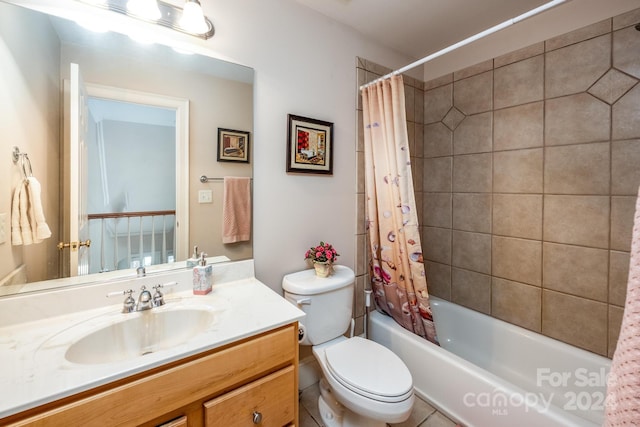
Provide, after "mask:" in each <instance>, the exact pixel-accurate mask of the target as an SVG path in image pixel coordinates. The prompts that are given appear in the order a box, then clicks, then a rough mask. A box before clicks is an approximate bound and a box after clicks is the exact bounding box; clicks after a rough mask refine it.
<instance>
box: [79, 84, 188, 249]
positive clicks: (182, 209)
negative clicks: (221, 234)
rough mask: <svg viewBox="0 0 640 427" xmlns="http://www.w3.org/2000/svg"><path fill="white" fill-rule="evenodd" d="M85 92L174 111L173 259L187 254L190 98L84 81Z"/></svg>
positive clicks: (94, 95) (89, 94) (95, 96)
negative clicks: (174, 188) (174, 191)
mask: <svg viewBox="0 0 640 427" xmlns="http://www.w3.org/2000/svg"><path fill="white" fill-rule="evenodd" d="M85 87H86V89H87V95H88V96H89V97H92V98H103V99H109V100H114V101H123V102H130V103H135V104H143V105H150V106H154V107H162V108H168V109H173V110H175V111H176V228H175V232H174V239H175V242H176V253H175V254H174V255H175V259H176V260H183V259H187V258H188V255H189V250H188V246H189V100H188V99H183V98H176V97H171V96H166V95H159V94H156V93H150V92H141V91H137V90H130V89H124V88H118V87H113V86H105V85H99V84H95V83H87V82H85Z"/></svg>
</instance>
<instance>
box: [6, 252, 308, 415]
mask: <svg viewBox="0 0 640 427" xmlns="http://www.w3.org/2000/svg"><path fill="white" fill-rule="evenodd" d="M246 263H250V265H247V264H246ZM238 268H239V269H240V270H242V269H243V268H244V269H246V270H252V263H251V261H243V262H236V263H228V264H223V265H218V266H214V290H213V292H212V293H211V294H209V295H206V296H194V295H193V294H192V292H191V290H190V289H189V286H190V280H188V279H189V278H190V277H191V272H190V271H180V272H175V273H168V274H164V275H159V276H153V277H145V278H140V279H132V280H129V281H123V282H110V283H106V284H97V285H92V286H83V287H79V288H73V289H67V290H62V291H56V292H51V294H52V295H49V298H48V300H47V299H46V298H45V295H41V296H40V295H39V296H37V297H34V296H31V297H30V299H29V305H30V306H31V307H30V308H28V309H27V310H26V311H27V312H33V313H35V312H38V311H40V312H42V311H44V312H47V311H48V312H49V314H50V315H47V316H43V317H41V318H40V319H33V320H31V321H26V322H25V321H24V320H26V318H28V317H29V316H33V315H34V314H31V315H29V314H23V315H21V314H19V311H14V310H16V309H17V310H19V307H20V305H21V303H24V301H18V300H19V299H20V298H21V297H19V296H17V297H14V299H15V301H13V307H11V306H10V305H9V301H8V300H5V299H3V300H2V301H0V310H2V311H1V313H2V314H0V321H2V322H3V323H2V325H3V326H1V327H0V337H1V338H0V425H56V426H58V425H68V426H75V425H82V426H91V425H96V426H110V425H142V426H225V427H227V426H235V425H245V426H246V425H254V424H255V425H261V426H284V425H297V422H298V379H297V378H298V327H297V322H298V320H300V319H301V318H302V317H303V316H304V314H303V313H302V312H301V311H299V310H298V309H297V308H296V307H295V306H293V305H292V304H290V303H288V302H287V301H286V300H284V299H283V298H282V297H280V296H279V295H277V294H276V293H275V292H273V291H272V290H271V289H269V288H268V287H267V286H265V285H264V284H262V283H260V282H259V281H258V280H256V279H255V278H253V277H243V276H250V275H245V274H242V273H238V271H240V270H238ZM156 282H160V283H173V282H178V285H176V286H172V287H171V288H167V289H166V290H165V291H164V293H165V301H166V304H165V305H163V306H161V307H157V308H153V309H151V310H147V311H145V312H133V313H126V314H124V313H121V309H122V304H121V303H122V300H124V297H122V298H120V297H118V298H116V300H115V301H114V300H112V299H109V302H108V303H109V305H107V306H98V307H89V308H88V309H85V310H77V311H75V312H72V313H69V312H67V313H64V314H57V313H56V311H60V310H61V309H60V308H57V306H56V303H60V302H61V301H68V300H69V297H73V298H76V300H77V301H79V302H80V305H91V304H90V302H91V301H92V300H93V298H95V297H98V298H102V299H106V297H105V295H106V293H109V292H115V291H118V290H126V289H129V288H131V289H134V290H135V289H138V288H139V287H140V286H142V285H145V286H147V288H151V286H153V284H154V283H155V284H158V283H156ZM59 292H63V293H66V295H59V294H58V293H59ZM134 295H135V294H134ZM23 298H24V297H23ZM38 298H40V300H38ZM114 303H115V304H114ZM51 304H53V306H51ZM38 307H40V309H39V308H38ZM42 307H48V308H47V309H45V310H42ZM7 310H9V311H13V312H14V313H15V315H16V317H17V318H18V319H15V320H14V323H13V324H10V325H7V326H4V325H5V322H8V321H9V320H8V319H7V317H8V314H7ZM140 325H143V326H142V327H140ZM185 331H186V332H185ZM130 333H133V335H128V334H130ZM140 335H143V336H144V337H140V340H141V341H140V340H138V339H136V338H137V337H139V336H140Z"/></svg>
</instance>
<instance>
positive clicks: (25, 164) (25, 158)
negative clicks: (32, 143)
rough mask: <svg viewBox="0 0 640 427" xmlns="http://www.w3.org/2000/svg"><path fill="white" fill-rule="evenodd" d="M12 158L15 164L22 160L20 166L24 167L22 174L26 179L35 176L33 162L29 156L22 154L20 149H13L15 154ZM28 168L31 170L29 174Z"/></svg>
mask: <svg viewBox="0 0 640 427" xmlns="http://www.w3.org/2000/svg"><path fill="white" fill-rule="evenodd" d="M11 157H12V158H13V163H14V164H15V163H18V160H20V165H21V166H22V174H23V176H24V178H25V179H27V178H29V177H31V176H33V168H32V167H31V160H29V155H28V154H27V153H21V152H20V149H19V148H18V147H13V153H12V155H11ZM27 167H28V168H29V173H27Z"/></svg>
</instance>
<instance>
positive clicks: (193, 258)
mask: <svg viewBox="0 0 640 427" xmlns="http://www.w3.org/2000/svg"><path fill="white" fill-rule="evenodd" d="M196 265H198V246H197V245H196V246H194V247H193V254H192V255H191V258H189V259H187V268H193V267H195V266H196Z"/></svg>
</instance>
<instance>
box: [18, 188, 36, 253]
mask: <svg viewBox="0 0 640 427" xmlns="http://www.w3.org/2000/svg"><path fill="white" fill-rule="evenodd" d="M20 186H21V187H22V188H21V189H20V195H19V204H20V215H19V216H20V232H21V234H22V244H23V245H30V244H32V243H34V242H33V233H32V231H31V224H30V223H29V195H28V193H27V191H28V190H27V180H26V179H25V180H24V181H22V183H21V184H20Z"/></svg>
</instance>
